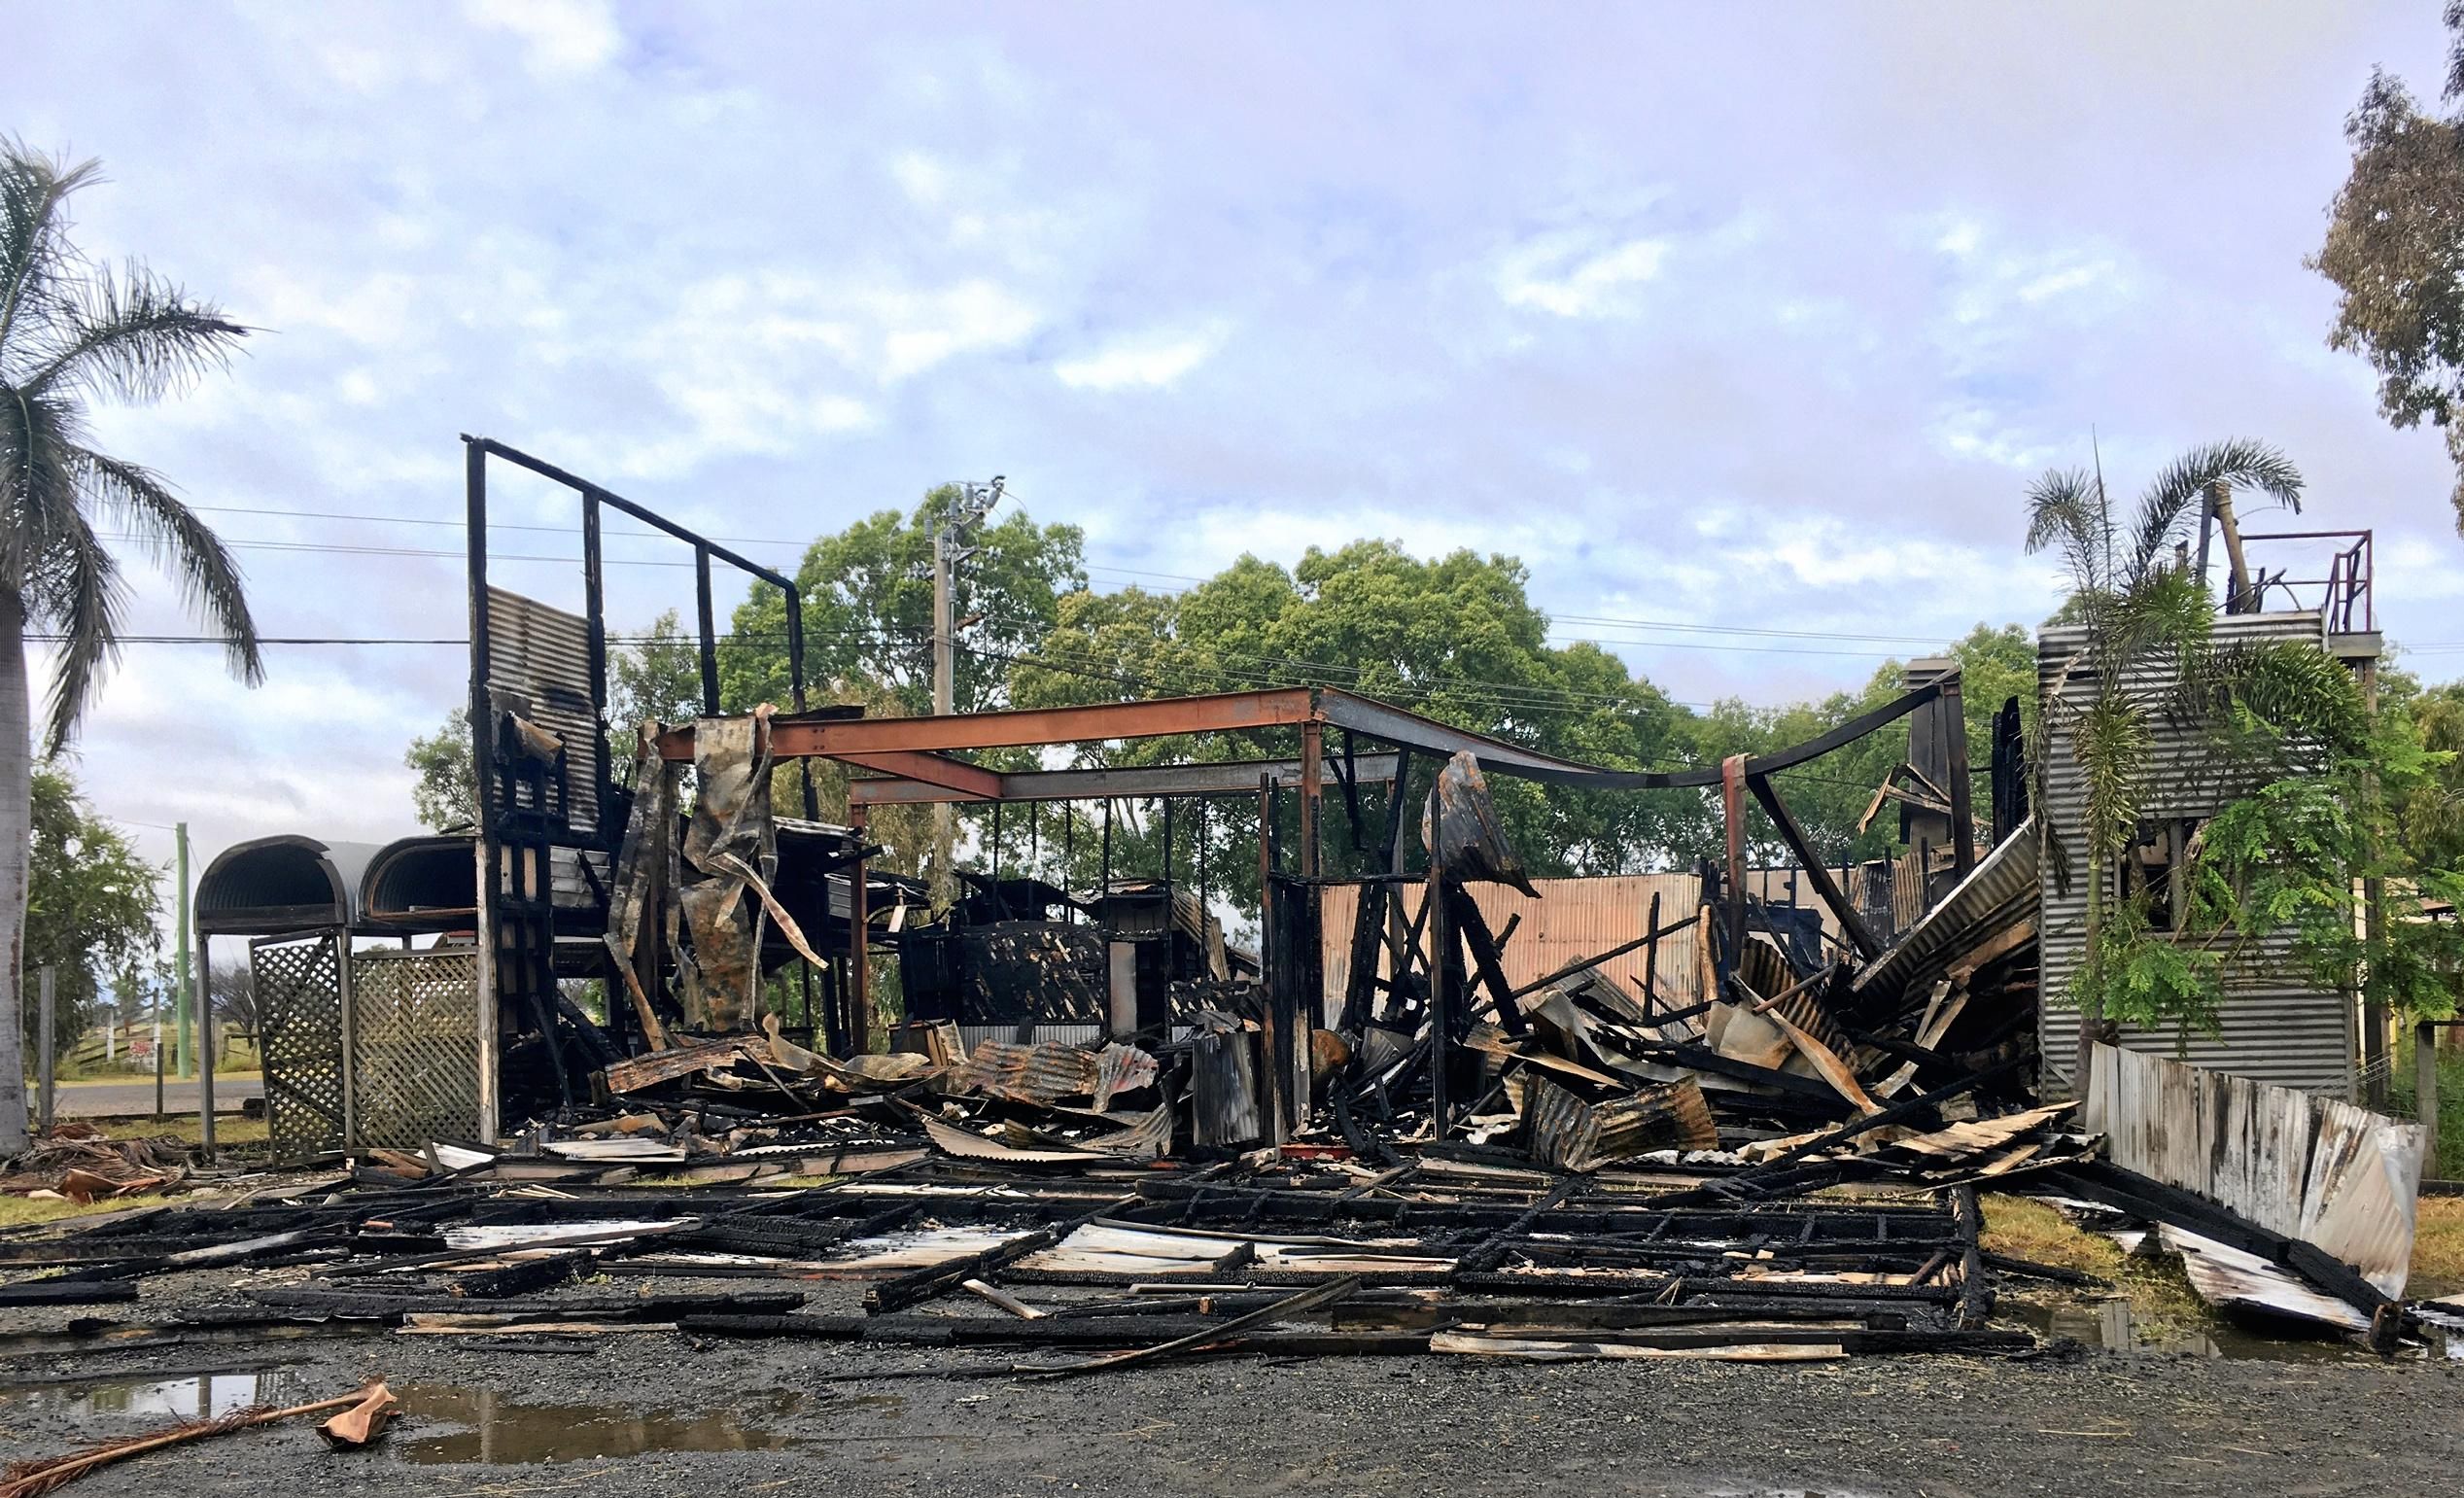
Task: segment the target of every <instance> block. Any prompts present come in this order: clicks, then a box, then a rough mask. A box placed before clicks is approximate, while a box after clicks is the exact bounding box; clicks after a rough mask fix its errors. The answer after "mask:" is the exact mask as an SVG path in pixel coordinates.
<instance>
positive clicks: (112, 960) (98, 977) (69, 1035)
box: [24, 766, 163, 1056]
mask: <svg viewBox="0 0 2464 1498" xmlns="http://www.w3.org/2000/svg"><path fill="white" fill-rule="evenodd" d="M33 800H34V818H33V837H32V840H31V842H30V844H29V846H28V849H27V855H26V864H27V869H28V871H29V876H30V878H29V890H28V897H27V900H26V913H25V967H26V971H27V972H28V973H29V974H32V973H35V972H39V971H41V970H42V969H43V968H46V967H49V968H51V969H52V1003H53V1005H54V1009H53V1021H52V1044H53V1050H54V1053H55V1054H57V1055H62V1056H65V1055H67V1054H68V1053H69V1052H70V1051H71V1050H73V1049H75V1047H76V1045H77V1041H78V1037H79V1036H81V1035H83V1034H85V1033H86V1031H87V1028H88V1027H90V1026H91V1025H92V1023H93V1021H94V1018H95V1011H96V1007H97V1005H96V1001H97V998H98V996H99V995H100V993H102V990H103V985H104V984H105V982H106V981H107V980H109V979H110V978H111V977H112V976H113V975H115V974H118V973H120V972H122V971H124V970H126V969H127V968H128V967H130V966H131V965H133V964H135V963H137V962H139V961H140V960H142V959H144V958H148V957H150V956H151V955H152V954H153V952H154V950H155V948H156V945H158V944H159V942H160V940H161V934H160V931H159V928H158V926H157V924H156V923H157V922H158V921H159V920H160V918H161V915H162V886H161V880H162V873H163V871H162V868H161V866H160V865H158V864H154V863H149V862H147V861H146V860H145V859H144V858H142V857H140V856H138V854H137V849H136V845H135V844H133V843H132V842H130V841H129V839H128V835H127V834H126V833H124V832H122V831H121V829H120V828H118V827H116V826H114V825H113V824H112V823H110V822H109V821H106V820H104V819H102V818H100V817H97V816H95V815H94V812H93V809H92V808H91V807H89V806H88V805H87V803H86V800H85V798H84V797H83V796H81V795H79V794H78V792H77V786H76V784H75V783H74V782H72V781H71V780H70V779H69V777H68V774H67V772H66V771H64V770H61V769H59V768H57V767H55V766H54V767H47V768H44V769H39V770H37V771H35V772H34V777H33ZM24 1023H25V1028H24V1037H25V1041H26V1043H27V1045H28V1047H29V1048H31V1047H32V1045H33V1043H34V1037H35V1036H36V1035H37V1034H38V1033H39V1030H38V1026H39V1023H40V1020H39V1016H37V1015H36V1014H35V1013H34V1012H33V1006H32V1005H28V1006H27V1013H26V1016H25V1022H24Z"/></svg>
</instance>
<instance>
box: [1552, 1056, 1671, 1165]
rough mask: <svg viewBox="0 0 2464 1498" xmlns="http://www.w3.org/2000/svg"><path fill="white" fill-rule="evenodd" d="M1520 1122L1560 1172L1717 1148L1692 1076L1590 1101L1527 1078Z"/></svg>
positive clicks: (1564, 1089) (1556, 1086) (1570, 1092)
mask: <svg viewBox="0 0 2464 1498" xmlns="http://www.w3.org/2000/svg"><path fill="white" fill-rule="evenodd" d="M1529 1097H1530V1100H1529V1101H1528V1102H1527V1103H1526V1104H1525V1105H1524V1109H1523V1122H1524V1124H1525V1126H1526V1127H1527V1128H1528V1129H1529V1130H1530V1131H1531V1146H1532V1153H1533V1154H1535V1155H1537V1156H1538V1157H1539V1158H1541V1159H1542V1160H1544V1161H1546V1162H1547V1163H1548V1164H1550V1165H1552V1166H1555V1167H1558V1168H1560V1169H1565V1170H1589V1169H1593V1168H1596V1167H1599V1166H1603V1165H1606V1164H1608V1163H1609V1162H1611V1161H1615V1160H1630V1159H1632V1158H1633V1157H1634V1156H1637V1155H1641V1154H1645V1153H1647V1152H1648V1151H1651V1150H1657V1149H1688V1150H1693V1149H1718V1147H1719V1131H1718V1128H1717V1127H1716V1126H1715V1125H1714V1124H1713V1123H1712V1117H1711V1104H1710V1103H1709V1102H1708V1101H1706V1100H1705V1099H1704V1097H1703V1090H1702V1088H1701V1087H1700V1086H1699V1085H1697V1084H1696V1083H1695V1082H1694V1081H1693V1080H1692V1079H1691V1078H1688V1079H1686V1080H1685V1081H1682V1082H1672V1083H1670V1084H1668V1085H1667V1086H1665V1087H1654V1088H1648V1089H1646V1090H1644V1091H1642V1092H1638V1093H1633V1094H1630V1095H1628V1096H1625V1097H1614V1098H1611V1099H1608V1100H1605V1101H1598V1102H1594V1101H1590V1100H1587V1099H1585V1098H1584V1097H1581V1096H1580V1095H1579V1094H1578V1093H1576V1092H1574V1091H1573V1090H1572V1089H1569V1088H1564V1087H1560V1086H1558V1085H1557V1084H1556V1083H1554V1082H1551V1081H1549V1080H1548V1079H1547V1078H1546V1077H1545V1076H1541V1075H1538V1074H1535V1075H1534V1076H1533V1078H1532V1083H1531V1091H1530V1094H1529Z"/></svg>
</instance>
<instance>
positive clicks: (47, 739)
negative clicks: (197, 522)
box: [27, 518, 126, 754]
mask: <svg viewBox="0 0 2464 1498" xmlns="http://www.w3.org/2000/svg"><path fill="white" fill-rule="evenodd" d="M35 581H36V583H37V586H36V587H35V588H33V589H29V590H28V594H27V598H28V602H30V603H38V607H39V610H40V616H42V617H44V618H46V619H48V620H49V621H50V622H51V623H52V625H53V627H54V628H56V629H57V630H58V631H59V634H60V640H59V645H58V650H57V654H56V655H55V656H54V658H53V660H52V690H51V692H50V694H49V695H48V697H47V698H46V700H45V706H44V715H45V717H46V719H47V724H46V726H45V728H44V735H43V736H44V752H45V753H47V754H56V753H58V752H59V751H60V750H61V749H64V748H66V747H67V746H68V744H69V741H71V740H72V739H74V738H76V737H77V725H78V721H79V719H81V718H83V717H84V716H85V715H86V709H87V705H88V704H90V703H91V702H92V701H93V698H94V689H95V687H97V686H99V685H100V684H101V683H102V679H103V677H104V676H105V675H106V674H107V673H108V672H109V671H110V668H111V665H112V663H113V662H114V661H115V660H117V659H118V658H119V655H120V606H121V601H122V600H123V598H124V597H125V595H126V588H125V586H124V585H123V584H122V583H121V580H120V565H119V564H118V563H116V562H114V561H113V560H112V558H111V553H110V552H108V551H105V550H104V549H103V545H102V542H101V541H100V540H97V539H96V538H95V536H94V529H93V527H92V526H89V525H87V523H86V522H85V520H84V519H82V518H81V519H79V520H78V521H77V522H76V525H75V527H74V528H73V529H72V530H71V531H70V532H69V534H67V535H66V536H63V537H62V538H61V539H60V544H58V545H57V546H55V547H53V548H52V552H51V554H50V555H48V556H45V557H43V558H40V559H38V573H37V577H36V579H35Z"/></svg>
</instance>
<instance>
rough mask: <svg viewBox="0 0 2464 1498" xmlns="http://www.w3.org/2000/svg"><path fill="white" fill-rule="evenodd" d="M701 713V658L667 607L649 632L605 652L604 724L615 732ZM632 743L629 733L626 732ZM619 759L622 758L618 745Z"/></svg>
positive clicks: (692, 716) (655, 620)
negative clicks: (605, 710) (652, 721)
mask: <svg viewBox="0 0 2464 1498" xmlns="http://www.w3.org/2000/svg"><path fill="white" fill-rule="evenodd" d="M701 712H702V657H701V652H700V649H699V647H698V645H697V644H696V642H695V641H694V640H693V638H692V637H691V636H689V635H687V634H685V632H684V625H683V622H682V621H681V620H679V619H678V618H677V612H676V610H673V609H670V610H667V611H665V612H664V613H661V614H660V615H659V616H658V617H657V618H655V619H653V620H651V621H650V628H649V630H648V632H647V633H645V634H643V635H642V637H641V638H639V639H636V640H628V641H626V642H624V643H623V644H620V645H618V646H617V647H616V648H615V649H614V650H611V651H609V652H608V655H607V725H608V726H609V727H610V728H611V729H615V730H617V731H619V733H620V734H621V733H622V731H623V730H625V729H628V728H631V727H632V726H633V725H635V724H638V723H642V722H646V721H651V720H656V721H658V722H662V723H683V722H690V721H691V720H692V719H693V718H695V717H698V716H700V715H701ZM625 737H626V742H630V736H629V735H628V736H625ZM616 757H617V758H619V759H622V758H623V757H624V755H623V752H622V751H621V749H619V752H618V753H617V756H616Z"/></svg>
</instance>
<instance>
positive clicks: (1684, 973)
mask: <svg viewBox="0 0 2464 1498" xmlns="http://www.w3.org/2000/svg"><path fill="white" fill-rule="evenodd" d="M1421 888H1422V887H1421V886H1419V885H1406V886H1403V887H1402V888H1400V889H1399V890H1398V893H1399V894H1400V895H1401V896H1402V899H1403V907H1404V918H1405V919H1406V920H1409V919H1410V918H1411V917H1412V915H1413V914H1414V913H1415V912H1417V911H1418V910H1419V909H1420V894H1421ZM1470 888H1471V890H1472V898H1473V900H1474V901H1475V903H1477V904H1478V906H1479V907H1480V915H1481V917H1482V919H1484V920H1486V921H1487V922H1488V924H1489V929H1490V930H1492V931H1496V932H1499V933H1501V934H1503V933H1504V932H1505V930H1506V923H1507V922H1508V921H1510V920H1511V919H1512V918H1514V917H1516V916H1520V917H1522V923H1521V924H1520V925H1517V926H1516V927H1515V928H1514V934H1513V937H1512V939H1511V940H1510V941H1508V942H1507V944H1506V954H1505V967H1506V979H1507V981H1508V982H1509V983H1511V984H1513V985H1514V986H1516V987H1517V988H1519V987H1521V986H1522V985H1524V984H1526V983H1529V982H1531V981H1532V980H1533V979H1535V978H1538V977H1541V976H1542V975H1544V974H1546V973H1550V972H1554V971H1556V970H1557V969H1558V968H1560V967H1563V966H1565V965H1566V964H1567V963H1569V962H1572V961H1574V960H1576V959H1577V958H1587V957H1590V956H1592V955H1593V954H1595V953H1601V952H1606V951H1608V950H1609V949H1610V948H1611V947H1614V946H1617V945H1619V944H1621V943H1624V942H1629V941H1632V940H1633V939H1634V938H1636V937H1638V936H1640V935H1642V934H1643V930H1644V925H1643V923H1644V921H1645V920H1646V919H1647V918H1648V916H1649V915H1650V911H1651V896H1652V894H1653V893H1654V892H1657V893H1658V895H1659V896H1660V924H1662V925H1667V924H1669V923H1671V922H1674V921H1679V920H1682V919H1683V918H1684V917H1686V916H1688V915H1690V914H1692V913H1693V911H1694V908H1695V906H1697V905H1698V904H1700V903H1701V900H1702V882H1701V881H1700V880H1698V879H1696V878H1695V877H1694V876H1693V875H1691V874H1617V875H1611V876H1609V877H1606V878H1601V879H1536V880H1533V881H1532V888H1535V889H1537V890H1539V891H1540V898H1538V899H1533V898H1531V897H1530V896H1528V895H1524V894H1520V893H1517V892H1516V891H1514V890H1512V889H1509V888H1506V887H1505V886H1503V885H1473V886H1471V887H1470ZM1746 888H1748V889H1750V890H1752V891H1753V893H1754V894H1756V895H1758V896H1760V897H1761V898H1763V899H1765V900H1768V901H1770V902H1772V903H1773V904H1778V905H1787V904H1789V903H1791V901H1792V900H1793V902H1794V903H1795V904H1798V905H1800V906H1802V907H1804V908H1806V909H1808V910H1813V911H1816V912H1818V913H1819V914H1820V915H1821V916H1822V929H1823V930H1825V931H1827V932H1829V933H1830V934H1831V935H1832V936H1834V937H1836V936H1837V935H1838V934H1839V923H1838V921H1837V920H1836V919H1835V918H1833V916H1832V915H1831V913H1830V912H1829V911H1828V910H1827V909H1825V908H1823V906H1822V901H1821V900H1820V899H1818V898H1817V897H1816V896H1815V893H1814V887H1813V886H1812V885H1810V884H1808V883H1807V882H1806V879H1805V876H1804V874H1803V873H1802V872H1800V871H1798V870H1795V869H1785V868H1781V869H1749V870H1748V871H1747V873H1746ZM1321 909H1322V911H1323V912H1324V914H1323V918H1322V922H1321V928H1320V931H1319V946H1320V948H1321V950H1322V952H1323V954H1324V956H1323V958H1322V960H1323V961H1324V962H1325V964H1326V993H1327V1006H1326V1015H1327V1018H1326V1019H1325V1020H1323V1021H1321V1022H1320V1023H1322V1024H1331V1023H1333V1020H1334V1017H1335V1016H1336V1013H1337V1012H1338V1011H1339V1010H1340V1009H1341V1008H1342V1007H1343V993H1344V990H1345V989H1346V988H1348V987H1349V986H1350V984H1351V980H1352V923H1353V921H1354V920H1355V919H1356V913H1357V912H1358V911H1359V909H1360V888H1359V887H1358V886H1356V885H1330V886H1328V887H1327V888H1326V890H1325V893H1324V896H1323V903H1322V905H1321ZM1694 929H1695V928H1694V927H1692V926H1688V927H1686V928H1685V929H1684V930H1682V931H1678V932H1675V933H1673V934H1671V935H1668V936H1663V937H1661V938H1660V957H1659V965H1658V968H1657V973H1658V983H1659V992H1660V995H1661V997H1662V998H1663V999H1666V1000H1668V1001H1671V1002H1673V1003H1676V1004H1678V1005H1680V1006H1683V1005H1685V1004H1690V1003H1692V1002H1694V1001H1695V1000H1696V999H1698V998H1700V997H1701V996H1702V995H1701V989H1702V983H1701V978H1700V967H1699V962H1698V960H1697V958H1696V957H1695V955H1694V953H1695V949H1694ZM1603 965H1604V966H1605V967H1606V968H1607V970H1608V972H1609V973H1610V975H1611V976H1613V977H1614V978H1616V979H1617V980H1618V981H1619V982H1621V983H1623V984H1625V985H1626V987H1627V988H1628V989H1629V990H1631V991H1632V992H1633V993H1636V994H1638V995H1639V994H1640V993H1642V992H1643V954H1642V953H1640V952H1629V953H1627V954H1625V955H1624V956H1622V957H1619V958H1613V959H1611V960H1610V961H1609V962H1607V963H1605V964H1603ZM1385 970H1386V962H1385V955H1384V949H1383V948H1382V947H1381V948H1380V949H1379V956H1378V971H1379V972H1381V973H1382V972H1384V971H1385Z"/></svg>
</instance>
